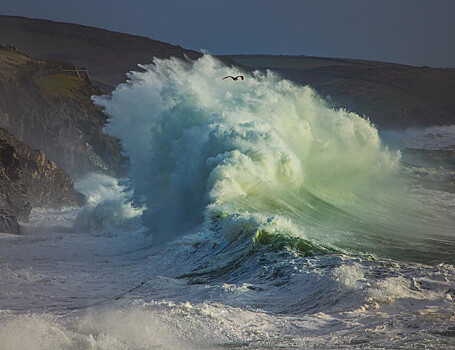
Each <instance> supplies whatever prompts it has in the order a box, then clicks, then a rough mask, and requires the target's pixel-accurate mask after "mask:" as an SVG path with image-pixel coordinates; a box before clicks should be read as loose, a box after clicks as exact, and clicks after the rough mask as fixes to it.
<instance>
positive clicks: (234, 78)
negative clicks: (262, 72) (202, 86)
mask: <svg viewBox="0 0 455 350" xmlns="http://www.w3.org/2000/svg"><path fill="white" fill-rule="evenodd" d="M227 78H231V79H232V80H234V81H237V80H238V79H239V78H240V79H242V80H243V79H245V77H244V76H243V75H237V76H236V77H233V76H232V75H228V76H227V77H224V78H223V79H221V80H224V79H227Z"/></svg>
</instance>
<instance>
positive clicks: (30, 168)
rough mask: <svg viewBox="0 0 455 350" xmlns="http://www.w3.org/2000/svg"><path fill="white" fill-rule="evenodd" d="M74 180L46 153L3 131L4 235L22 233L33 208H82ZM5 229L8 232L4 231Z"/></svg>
mask: <svg viewBox="0 0 455 350" xmlns="http://www.w3.org/2000/svg"><path fill="white" fill-rule="evenodd" d="M83 203H84V196H83V195H82V194H81V193H79V192H77V191H76V190H75V189H74V184H73V180H72V179H71V177H70V176H69V175H67V174H66V173H65V172H64V171H63V170H61V169H60V168H59V167H58V166H57V165H56V164H55V163H54V162H52V161H51V160H50V159H48V158H47V157H46V156H45V155H44V153H43V152H42V151H39V150H34V149H32V148H31V147H29V146H28V145H26V144H24V143H22V142H20V141H19V140H17V139H16V138H15V137H14V136H13V135H11V134H10V133H9V132H8V131H6V130H5V129H2V128H0V232H5V231H6V232H9V233H18V227H19V226H18V225H17V220H16V218H17V219H18V220H22V221H26V220H27V218H28V215H29V213H30V210H31V209H32V206H33V207H61V206H80V205H82V204H83ZM2 230H4V231H2Z"/></svg>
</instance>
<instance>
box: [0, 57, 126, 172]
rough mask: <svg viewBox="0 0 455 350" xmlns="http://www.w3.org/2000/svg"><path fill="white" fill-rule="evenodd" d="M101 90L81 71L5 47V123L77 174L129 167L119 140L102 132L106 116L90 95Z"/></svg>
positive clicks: (0, 80) (1, 83)
mask: <svg viewBox="0 0 455 350" xmlns="http://www.w3.org/2000/svg"><path fill="white" fill-rule="evenodd" d="M102 93H103V91H102V90H100V88H98V87H95V86H93V85H91V83H90V81H89V80H88V79H87V78H86V77H85V76H84V77H82V76H81V75H80V74H76V72H71V71H68V70H67V69H63V68H59V67H55V64H54V63H52V64H48V63H45V62H42V61H38V60H34V59H32V58H30V57H28V56H27V55H24V54H22V53H20V52H17V51H14V50H11V49H9V50H0V127H3V128H5V129H7V130H9V131H10V132H11V133H12V134H14V135H15V137H17V138H18V139H19V140H20V141H22V142H25V143H27V144H29V145H30V146H31V147H32V148H34V149H42V150H43V151H44V153H45V154H46V155H47V156H48V157H49V158H50V159H52V160H53V161H54V162H55V163H56V164H57V165H58V166H59V167H61V168H62V169H63V170H64V171H65V172H67V173H68V174H70V175H71V176H72V177H74V178H78V177H79V176H81V175H84V174H86V173H89V172H102V173H107V174H111V175H116V176H123V175H124V174H125V173H126V170H127V160H126V159H125V158H124V157H123V156H122V154H121V146H120V144H119V143H118V141H117V140H116V139H114V138H113V137H110V136H108V135H105V134H104V133H103V130H102V129H103V127H104V126H105V124H106V116H105V115H104V114H103V113H102V111H101V110H100V109H99V108H97V107H96V106H94V105H93V103H92V101H91V96H92V95H96V94H102Z"/></svg>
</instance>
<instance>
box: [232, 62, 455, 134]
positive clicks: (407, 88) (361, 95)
mask: <svg viewBox="0 0 455 350" xmlns="http://www.w3.org/2000/svg"><path fill="white" fill-rule="evenodd" d="M229 57H230V58H231V59H232V60H234V61H235V62H238V63H239V64H242V65H244V66H246V67H248V68H250V69H261V70H265V69H271V70H273V71H276V72H277V73H278V74H280V75H281V76H282V77H284V78H286V79H289V80H292V81H294V82H296V83H298V84H303V85H311V86H312V87H314V88H315V89H316V90H317V91H318V92H319V94H321V96H323V97H324V98H326V99H327V100H328V101H329V102H330V103H331V104H332V105H334V106H336V107H345V108H348V109H350V110H352V111H355V112H357V113H359V114H361V115H366V116H367V117H369V118H370V119H371V120H372V121H373V122H374V123H375V124H377V125H378V126H379V127H381V128H404V127H409V126H432V125H452V124H455V71H454V70H453V69H435V68H429V67H413V66H406V65H400V64H393V63H385V62H375V61H365V60H354V59H336V58H319V57H307V56H270V55H234V56H229Z"/></svg>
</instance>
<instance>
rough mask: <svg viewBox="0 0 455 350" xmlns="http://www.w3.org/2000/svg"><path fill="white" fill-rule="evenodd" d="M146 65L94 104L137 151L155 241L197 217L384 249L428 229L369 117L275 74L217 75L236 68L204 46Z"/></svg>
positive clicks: (245, 230)
mask: <svg viewBox="0 0 455 350" xmlns="http://www.w3.org/2000/svg"><path fill="white" fill-rule="evenodd" d="M141 68H143V70H144V71H143V72H132V73H130V74H129V75H128V77H129V81H128V82H127V83H125V84H121V85H119V86H118V87H117V88H116V90H115V91H114V92H113V94H112V96H111V97H94V101H95V103H97V104H98V105H100V106H102V107H104V110H105V113H106V114H107V115H108V116H109V121H108V126H107V128H106V132H108V133H109V134H110V135H112V136H115V137H118V138H119V139H120V142H121V144H122V146H123V149H124V150H125V153H126V155H127V156H129V157H130V162H131V170H130V173H129V177H130V179H131V183H132V185H133V187H134V195H133V198H134V202H135V204H136V205H139V206H145V207H146V208H147V209H146V210H145V211H144V214H143V222H144V225H145V226H146V227H147V229H148V230H149V231H150V233H152V234H153V237H154V239H155V242H164V241H167V240H169V239H173V238H175V237H181V236H183V235H184V234H185V233H187V232H191V231H194V230H195V229H196V228H197V227H201V226H200V225H202V226H203V227H205V229H208V230H213V231H214V232H215V231H217V232H223V233H224V236H225V237H226V238H228V239H237V238H238V237H240V236H242V235H246V236H248V237H249V240H250V242H253V238H254V237H258V232H259V231H261V230H263V228H262V227H263V226H264V224H265V223H266V222H270V221H272V222H275V223H277V224H276V225H275V226H274V229H273V232H268V233H267V234H265V235H264V237H266V236H267V235H268V234H278V235H280V237H286V236H289V237H291V236H292V237H300V238H303V239H309V240H310V241H312V242H313V243H314V244H317V245H319V246H321V245H322V246H324V247H326V248H342V249H345V248H347V249H349V250H352V249H354V250H360V251H364V252H375V253H379V254H389V253H390V252H393V249H390V245H392V246H394V243H392V244H390V242H393V241H394V240H397V241H396V242H397V243H396V244H397V245H399V246H400V245H402V244H406V242H407V241H408V238H406V235H407V234H408V233H412V234H413V235H414V236H417V237H423V236H424V235H426V233H427V232H428V229H427V228H422V227H424V225H423V224H424V223H425V220H426V216H425V215H426V212H425V209H422V208H423V207H421V206H420V204H419V203H418V201H415V200H411V199H410V197H408V193H406V191H405V190H403V188H405V187H406V181H405V180H404V179H403V178H401V177H400V176H397V173H398V172H399V171H400V165H399V158H400V154H399V153H396V152H390V151H389V150H387V148H386V147H385V146H384V145H383V144H382V142H381V140H380V138H379V135H378V131H377V129H376V128H375V127H374V126H373V125H371V124H370V122H369V121H368V120H367V119H364V118H362V117H360V116H359V115H357V114H355V113H352V112H349V111H346V110H344V109H333V108H330V107H329V106H328V105H327V104H326V103H325V102H324V101H323V100H322V99H321V98H320V97H319V96H318V95H317V94H316V93H315V92H314V91H313V90H312V89H311V88H310V87H301V86H297V85H295V84H293V83H291V82H289V81H286V80H283V79H281V78H280V77H279V76H277V75H276V74H273V73H271V72H267V73H260V72H253V73H251V74H245V75H246V78H245V80H244V81H238V82H235V81H232V80H222V77H224V76H226V75H232V74H235V73H237V72H238V70H237V69H236V68H234V67H226V66H224V65H223V64H222V63H220V62H219V61H217V60H216V59H215V58H213V57H211V56H207V55H205V56H203V57H202V58H200V59H199V60H197V61H183V60H179V59H174V58H173V59H168V60H160V59H155V60H154V64H151V65H144V66H141ZM415 205H416V207H414V206H415ZM419 210H420V212H419ZM414 212H419V213H421V214H422V215H420V217H419V218H417V219H416V218H415V217H414V214H413V213H414ZM411 218H412V220H411ZM233 222H235V224H236V225H235V228H234V229H233V230H234V231H232V229H231V226H232V223H233ZM252 222H254V224H252ZM282 222H286V223H290V226H292V227H293V229H289V225H287V226H283V227H282V226H280V223H282ZM220 227H222V229H220ZM444 233H445V232H443V234H444ZM397 237H398V238H397ZM383 238H386V239H385V240H384V239H383ZM257 241H259V242H260V241H261V240H257V239H256V242H257ZM262 241H270V240H269V239H267V240H262ZM272 241H273V240H272ZM386 241H387V242H388V243H387V242H386ZM399 251H401V247H397V251H396V253H397V254H400V253H399ZM392 254H395V253H392Z"/></svg>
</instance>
